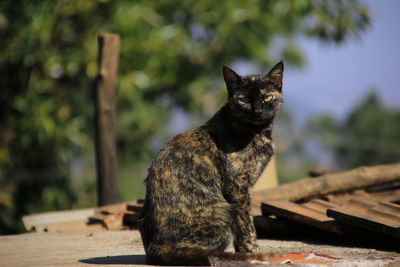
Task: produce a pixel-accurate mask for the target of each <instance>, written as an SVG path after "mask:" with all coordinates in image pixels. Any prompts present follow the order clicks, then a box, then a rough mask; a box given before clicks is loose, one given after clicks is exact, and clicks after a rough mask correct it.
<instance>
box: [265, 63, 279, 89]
mask: <svg viewBox="0 0 400 267" xmlns="http://www.w3.org/2000/svg"><path fill="white" fill-rule="evenodd" d="M283 69H284V67H283V61H280V62H279V63H278V64H276V65H275V66H274V67H273V68H272V69H271V70H270V71H269V72H268V74H267V75H265V76H264V77H263V80H265V81H270V82H273V83H274V84H276V86H277V87H278V88H277V89H278V90H279V91H282V80H283Z"/></svg>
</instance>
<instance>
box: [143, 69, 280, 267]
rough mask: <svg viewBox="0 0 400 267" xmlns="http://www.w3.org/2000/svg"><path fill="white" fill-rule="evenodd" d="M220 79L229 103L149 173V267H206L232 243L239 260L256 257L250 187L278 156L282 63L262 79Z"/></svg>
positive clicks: (173, 145) (169, 148) (176, 142)
mask: <svg viewBox="0 0 400 267" xmlns="http://www.w3.org/2000/svg"><path fill="white" fill-rule="evenodd" d="M223 73H224V79H225V82H226V85H227V89H228V102H227V104H226V105H225V106H223V107H222V108H221V109H220V110H219V111H218V112H217V113H216V114H215V115H214V117H212V118H211V119H210V120H209V121H208V122H207V123H206V124H205V125H203V126H201V127H199V128H197V129H195V130H191V131H188V132H185V133H182V134H180V135H178V136H176V137H174V138H173V139H172V140H171V141H169V142H168V143H167V144H166V145H165V146H164V147H163V148H162V149H161V151H160V152H159V153H158V154H157V156H156V157H155V159H154V161H153V163H152V165H151V167H150V168H149V174H148V177H147V179H146V199H145V203H144V211H143V214H142V225H141V235H142V240H143V244H144V247H145V250H146V256H147V262H148V263H149V264H161V265H204V264H208V260H207V256H219V255H225V256H226V255H228V254H226V253H224V250H225V248H226V247H227V246H228V245H229V244H230V242H231V241H232V240H233V244H234V247H235V251H236V252H237V253H239V254H237V255H236V256H237V257H239V256H240V255H244V254H243V253H255V252H257V251H258V246H257V242H256V235H255V230H254V225H253V221H252V217H251V216H250V214H249V212H250V196H249V188H250V187H251V186H252V185H253V184H254V183H255V182H256V181H257V179H258V177H259V176H260V174H261V172H262V170H263V169H264V168H265V166H266V165H267V163H268V161H269V160H270V158H271V156H272V155H273V153H274V152H273V146H272V141H271V130H272V121H273V119H274V116H275V115H276V113H277V111H278V109H279V107H280V105H281V103H282V94H281V88H282V76H283V63H282V62H280V63H278V64H277V65H276V66H275V67H274V68H273V69H272V70H271V71H270V72H269V73H268V74H267V75H265V76H245V77H242V76H239V75H238V74H236V73H235V72H234V71H233V70H231V69H229V68H227V67H224V68H223ZM270 95H272V99H270V100H267V99H268V97H269V96H270Z"/></svg>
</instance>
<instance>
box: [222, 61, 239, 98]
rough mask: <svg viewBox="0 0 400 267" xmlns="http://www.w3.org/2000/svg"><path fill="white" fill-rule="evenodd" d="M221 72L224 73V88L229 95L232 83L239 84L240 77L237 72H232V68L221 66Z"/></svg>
mask: <svg viewBox="0 0 400 267" xmlns="http://www.w3.org/2000/svg"><path fill="white" fill-rule="evenodd" d="M222 72H223V73H224V80H225V83H226V88H227V89H228V94H229V96H231V95H232V93H233V92H232V88H233V85H234V84H239V83H241V81H242V77H240V75H239V74H237V73H236V72H234V71H233V70H232V69H230V68H228V67H226V66H223V67H222Z"/></svg>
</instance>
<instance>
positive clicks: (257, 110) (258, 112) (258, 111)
mask: <svg viewBox="0 0 400 267" xmlns="http://www.w3.org/2000/svg"><path fill="white" fill-rule="evenodd" d="M254 112H255V113H256V114H261V113H262V109H261V108H256V109H255V110H254Z"/></svg>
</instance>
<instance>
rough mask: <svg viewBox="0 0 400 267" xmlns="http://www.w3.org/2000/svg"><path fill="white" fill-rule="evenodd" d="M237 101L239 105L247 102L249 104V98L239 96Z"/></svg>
mask: <svg viewBox="0 0 400 267" xmlns="http://www.w3.org/2000/svg"><path fill="white" fill-rule="evenodd" d="M236 100H237V101H238V102H239V103H247V102H249V100H248V99H247V97H245V96H242V95H239V96H237V97H236Z"/></svg>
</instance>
